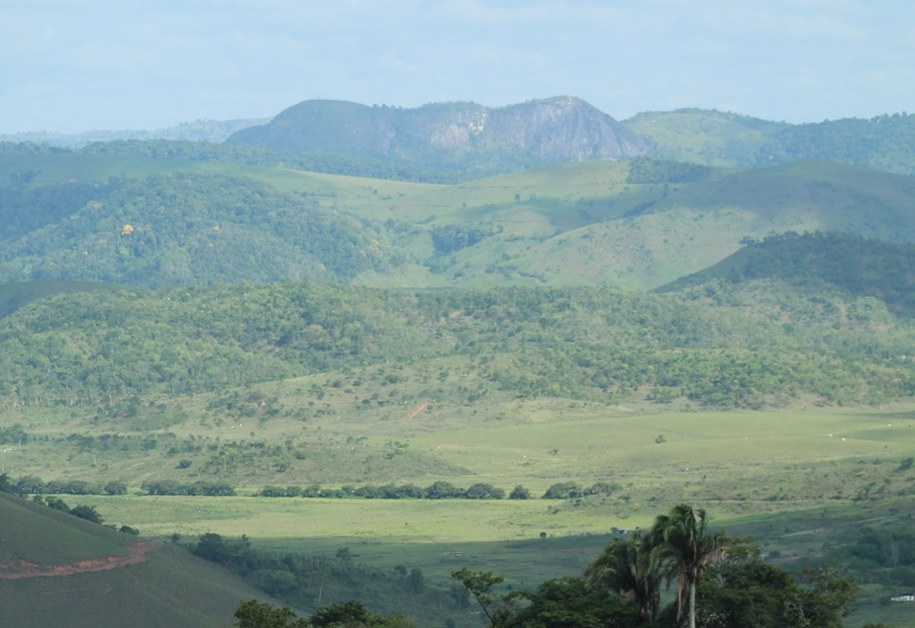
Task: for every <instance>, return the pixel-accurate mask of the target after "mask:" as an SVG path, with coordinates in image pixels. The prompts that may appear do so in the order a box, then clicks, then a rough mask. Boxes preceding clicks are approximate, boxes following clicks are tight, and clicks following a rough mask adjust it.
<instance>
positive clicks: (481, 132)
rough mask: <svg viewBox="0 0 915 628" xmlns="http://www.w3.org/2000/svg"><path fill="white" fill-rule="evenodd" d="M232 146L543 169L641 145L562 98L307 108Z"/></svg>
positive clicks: (631, 152)
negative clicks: (404, 106) (485, 104)
mask: <svg viewBox="0 0 915 628" xmlns="http://www.w3.org/2000/svg"><path fill="white" fill-rule="evenodd" d="M228 141H229V142H232V143H239V144H251V145H257V146H267V147H270V148H277V149H284V150H294V151H297V152H306V153H324V154H336V155H347V156H353V157H372V158H382V159H392V160H397V161H404V162H419V161H427V162H433V163H460V162H465V161H474V162H478V163H479V162H486V163H490V162H493V161H494V160H504V161H506V162H508V163H511V164H512V165H513V166H517V165H536V164H538V163H539V164H545V163H555V162H561V161H577V160H585V159H626V158H629V157H634V156H637V155H642V154H644V153H645V150H646V146H645V143H644V142H643V140H642V139H641V138H639V137H638V136H637V135H636V134H634V133H632V132H631V131H629V130H628V129H626V128H625V127H624V126H623V125H621V124H620V123H619V122H617V121H616V120H614V119H613V118H611V117H610V116H608V115H607V114H604V113H602V112H600V111H598V110H597V109H595V108H594V107H592V106H591V105H589V104H588V103H586V102H584V101H583V100H580V99H578V98H571V97H568V96H559V97H555V98H547V99H543V100H535V101H531V102H527V103H522V104H518V105H510V106H508V107H501V108H495V109H491V108H487V107H483V106H481V105H477V104H473V103H439V104H432V105H425V106H423V107H419V108H416V109H399V108H395V107H368V106H365V105H359V104H356V103H350V102H340V101H326V100H323V101H322V100H317V101H314V100H313V101H305V102H302V103H299V104H298V105H295V106H293V107H290V108H289V109H287V110H285V111H283V112H282V113H280V114H279V115H278V116H276V118H274V119H273V120H272V121H271V122H270V123H269V124H266V125H262V126H256V127H251V128H248V129H243V130H241V131H239V132H237V133H235V134H234V135H232V136H231V137H230V138H229V140H228Z"/></svg>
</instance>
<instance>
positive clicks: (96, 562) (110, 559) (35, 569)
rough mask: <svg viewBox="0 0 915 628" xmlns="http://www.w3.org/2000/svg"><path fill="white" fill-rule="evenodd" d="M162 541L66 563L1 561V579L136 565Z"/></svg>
mask: <svg viewBox="0 0 915 628" xmlns="http://www.w3.org/2000/svg"><path fill="white" fill-rule="evenodd" d="M162 545H163V543H162V542H161V541H158V542H155V543H153V542H151V541H137V542H136V543H132V544H130V545H128V546H127V553H126V554H118V555H114V556H105V557H103V558H88V559H86V560H78V561H76V562H73V563H67V564H64V565H38V564H36V563H32V562H29V561H27V560H22V559H19V560H13V561H8V562H5V563H0V580H21V579H22V578H53V577H56V576H72V575H73V574H78V573H86V572H89V571H108V570H111V569H117V568H118V567H126V566H127V565H136V564H138V563H142V562H144V561H145V560H146V554H148V553H149V552H151V551H153V550H154V549H158V548H160V547H162Z"/></svg>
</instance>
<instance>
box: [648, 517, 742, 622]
mask: <svg viewBox="0 0 915 628" xmlns="http://www.w3.org/2000/svg"><path fill="white" fill-rule="evenodd" d="M707 525H708V520H707V517H706V514H705V510H703V509H701V508H700V509H697V510H693V508H692V506H689V505H687V504H678V505H676V506H674V507H673V508H672V509H671V511H670V514H667V515H658V517H657V519H656V520H655V524H654V527H653V528H652V531H651V540H652V545H653V546H654V547H653V549H652V551H651V554H652V558H653V559H654V560H655V561H657V562H658V563H659V564H660V568H661V573H662V574H663V575H664V577H665V579H666V580H667V583H668V584H670V582H671V580H673V579H674V578H677V620H678V621H679V620H680V618H681V617H682V616H683V609H684V606H686V600H687V599H688V601H689V626H690V628H696V587H697V586H698V584H699V580H700V579H701V578H702V574H703V572H704V571H705V569H706V567H707V566H708V565H709V564H710V563H711V562H712V561H714V560H715V559H717V558H720V557H722V556H724V554H725V553H726V552H727V550H728V548H729V545H730V542H729V540H728V538H727V537H726V536H725V535H724V534H722V533H721V532H709V531H708V528H707Z"/></svg>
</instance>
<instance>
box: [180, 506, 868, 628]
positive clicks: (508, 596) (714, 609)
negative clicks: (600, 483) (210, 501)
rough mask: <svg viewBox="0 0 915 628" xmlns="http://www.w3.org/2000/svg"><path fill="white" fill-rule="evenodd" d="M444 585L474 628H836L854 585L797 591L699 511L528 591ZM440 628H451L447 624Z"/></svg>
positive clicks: (366, 615) (280, 619) (472, 581)
mask: <svg viewBox="0 0 915 628" xmlns="http://www.w3.org/2000/svg"><path fill="white" fill-rule="evenodd" d="M215 541H217V542H219V543H222V541H221V539H216V540H215ZM213 543H214V539H212V538H209V537H201V541H200V543H198V545H197V546H196V547H195V549H194V551H195V553H197V554H198V555H202V556H207V554H208V552H209V551H210V550H211V549H212V546H213ZM221 547H222V548H223V549H226V547H227V546H225V545H221ZM207 557H209V558H210V559H211V560H217V561H219V562H223V564H231V565H233V568H234V569H236V570H238V571H240V572H244V571H245V570H246V569H250V568H251V564H254V563H256V562H258V560H259V559H258V557H257V556H256V555H254V554H253V553H252V552H250V550H249V549H248V548H247V547H239V546H236V551H235V552H233V553H232V554H231V561H230V562H229V563H225V562H224V561H226V560H227V555H226V554H225V553H220V554H218V555H214V556H207ZM260 560H263V559H260ZM286 561H287V562H290V561H289V560H288V559H286ZM246 563H248V564H247V565H246ZM290 573H292V572H290ZM452 576H453V578H454V579H455V580H457V581H458V582H459V583H460V584H461V586H462V587H463V591H464V595H457V596H456V601H457V602H458V604H457V606H458V609H463V612H461V611H460V610H459V612H458V613H457V616H458V617H459V619H460V621H461V622H462V624H463V622H465V621H467V620H468V618H469V617H470V616H471V614H470V613H469V607H472V606H476V607H477V608H478V611H479V612H481V613H482V617H481V618H480V619H481V620H482V621H483V623H487V624H489V625H491V626H495V627H502V628H514V627H517V628H521V627H522V626H523V627H527V628H536V627H541V626H542V627H543V628H552V627H555V626H618V627H620V628H627V627H632V628H634V627H636V626H645V627H655V628H667V627H671V628H672V627H675V626H683V625H688V626H689V627H690V628H696V626H720V627H722V628H745V627H746V626H751V625H752V626H760V627H772V628H788V627H798V628H800V627H806V628H833V627H835V628H838V627H840V626H842V619H843V618H844V617H846V616H848V615H850V614H851V613H852V612H853V607H852V603H853V601H854V599H855V593H856V590H857V586H856V585H855V583H854V582H852V581H851V580H849V579H847V578H842V577H840V576H839V575H838V574H837V573H836V572H835V571H833V570H829V569H822V570H809V571H807V572H805V574H804V581H803V583H798V582H796V581H795V579H794V577H793V576H791V575H790V574H789V573H788V572H786V571H784V570H782V569H780V568H778V567H775V566H773V565H771V564H768V563H766V562H764V561H762V560H761V559H760V555H759V550H758V549H757V548H756V546H755V545H753V544H752V543H750V542H748V541H743V540H739V539H735V538H732V537H728V536H726V535H725V534H724V533H723V532H721V531H711V530H710V529H709V528H708V519H707V515H706V513H705V511H704V510H702V509H694V508H692V507H691V506H689V505H687V504H678V505H677V506H675V507H674V508H673V509H671V511H670V512H669V513H668V514H663V515H659V516H658V517H657V518H656V520H655V523H654V525H653V526H652V527H651V528H650V529H649V530H647V531H646V532H645V533H644V534H643V533H642V532H635V533H633V534H627V535H622V536H618V537H617V538H615V539H613V541H611V543H610V544H609V545H608V546H607V547H606V548H605V549H604V551H603V552H602V553H601V555H600V556H598V557H597V558H595V559H594V560H593V561H592V562H591V563H590V564H589V565H588V567H587V568H586V569H585V571H584V573H583V574H582V575H581V576H578V577H565V578H559V579H552V580H549V581H546V582H543V583H542V584H540V585H539V586H538V587H537V588H536V590H533V591H529V590H518V589H513V590H510V591H505V589H504V588H501V587H500V585H501V584H502V583H503V580H504V578H503V577H502V576H499V575H495V574H493V573H492V572H490V571H473V570H470V569H468V568H466V567H465V568H462V569H459V570H457V571H455V572H454V573H453V574H452ZM412 580H417V578H415V577H413V578H412ZM672 583H676V596H675V599H673V600H671V601H670V602H669V603H667V604H666V605H664V606H662V593H663V590H664V587H665V586H670V585H671V584H672ZM291 588H294V587H291ZM287 593H288V592H287ZM471 598H472V600H473V602H471ZM474 603H475V604H474ZM236 617H237V618H238V620H239V621H238V623H237V624H236V625H238V626H241V627H243V628H244V627H246V626H248V627H253V626H278V627H284V626H288V627H306V626H329V625H347V626H406V625H412V623H411V621H410V620H409V619H408V618H407V617H405V616H403V615H388V616H382V615H376V614H374V613H371V612H369V611H368V610H367V609H366V608H365V607H364V606H363V605H362V604H361V603H358V602H340V603H336V604H333V605H331V606H328V607H326V608H322V609H320V610H318V611H317V612H315V614H314V615H312V616H311V617H310V618H309V619H300V618H297V617H296V615H295V614H294V613H293V612H292V611H291V610H290V609H288V608H283V609H279V608H276V607H272V606H271V605H269V604H263V603H258V602H256V601H254V600H252V601H249V602H246V603H244V604H242V605H241V606H239V607H238V609H236ZM257 622H261V623H257ZM479 622H480V620H477V621H476V622H474V621H472V620H471V623H477V624H479ZM446 625H450V626H455V625H457V623H456V621H455V620H454V619H453V618H448V620H447V621H446Z"/></svg>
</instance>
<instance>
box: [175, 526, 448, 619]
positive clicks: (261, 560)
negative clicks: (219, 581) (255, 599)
mask: <svg viewBox="0 0 915 628" xmlns="http://www.w3.org/2000/svg"><path fill="white" fill-rule="evenodd" d="M190 550H191V551H192V552H193V553H194V554H196V555H197V556H200V557H201V558H205V559H206V560H209V561H212V562H214V563H217V564H219V565H222V566H223V567H226V568H227V569H229V570H230V571H232V572H234V573H236V574H238V575H239V576H241V577H243V578H244V579H245V580H247V581H248V582H250V583H251V584H252V585H254V586H256V587H258V588H260V589H261V590H263V591H265V592H267V593H269V594H270V595H272V596H274V597H276V598H277V599H280V600H282V601H283V602H284V603H287V604H290V605H292V606H294V607H295V608H306V609H315V608H317V610H316V611H315V612H314V614H313V615H312V617H311V618H310V620H309V622H308V623H306V624H304V625H308V626H389V627H392V628H393V627H401V628H406V627H408V626H411V625H412V623H411V622H410V621H409V620H407V619H406V618H405V616H404V615H403V613H404V612H405V611H406V608H407V607H412V606H413V604H414V603H415V605H416V606H415V608H417V609H424V610H426V611H427V610H428V608H429V607H435V608H443V607H450V606H453V604H454V601H453V600H452V599H451V598H450V596H449V595H448V594H447V593H446V592H445V591H443V590H441V589H440V588H438V587H435V586H432V585H431V584H430V583H428V582H427V581H426V579H425V578H424V576H423V574H422V571H421V570H419V569H418V568H413V569H412V570H411V571H410V572H409V575H407V571H406V569H405V568H404V569H403V575H400V574H397V573H395V574H391V573H389V572H379V571H377V570H374V569H370V568H368V567H366V566H364V565H359V564H357V563H356V561H355V560H354V558H355V557H354V555H353V554H352V552H351V551H350V550H349V548H347V547H341V548H339V549H338V550H337V554H336V557H334V558H326V557H320V556H305V555H302V554H294V553H287V554H276V553H273V552H262V551H258V550H256V549H255V548H253V547H252V546H251V542H250V540H249V539H248V538H247V537H246V536H242V537H241V539H228V538H225V537H223V536H221V535H219V534H215V533H208V534H204V535H201V536H200V537H199V539H198V541H197V543H196V544H194V545H193V546H191V547H190ZM357 596H358V598H359V602H354V601H353V600H354V599H355V598H356V597H357ZM368 607H371V608H373V609H375V610H372V611H370V610H368ZM378 609H383V610H378ZM250 610H251V611H255V610H269V609H266V608H263V607H252V608H251V609H250ZM382 613H387V614H382ZM286 616H287V617H288V615H286ZM347 622H350V623H347Z"/></svg>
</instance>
